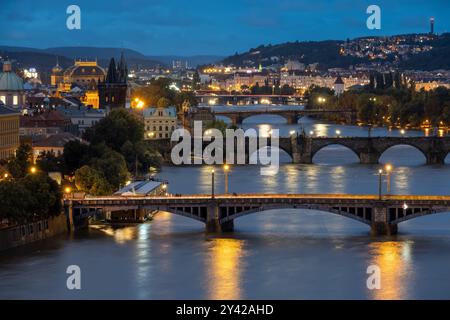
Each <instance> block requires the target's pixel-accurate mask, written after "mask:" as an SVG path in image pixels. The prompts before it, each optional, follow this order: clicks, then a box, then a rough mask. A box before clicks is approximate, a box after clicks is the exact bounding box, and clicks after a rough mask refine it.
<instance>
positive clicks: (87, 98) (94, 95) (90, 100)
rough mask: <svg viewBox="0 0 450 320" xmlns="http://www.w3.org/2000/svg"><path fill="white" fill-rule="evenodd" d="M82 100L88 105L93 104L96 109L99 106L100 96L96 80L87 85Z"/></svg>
mask: <svg viewBox="0 0 450 320" xmlns="http://www.w3.org/2000/svg"><path fill="white" fill-rule="evenodd" d="M81 101H82V102H83V103H84V104H85V105H87V106H91V107H93V108H95V109H98V108H99V106H100V99H99V96H98V88H97V82H95V81H94V80H92V81H91V83H90V84H89V85H88V86H87V87H86V90H85V91H84V95H83V96H82V97H81Z"/></svg>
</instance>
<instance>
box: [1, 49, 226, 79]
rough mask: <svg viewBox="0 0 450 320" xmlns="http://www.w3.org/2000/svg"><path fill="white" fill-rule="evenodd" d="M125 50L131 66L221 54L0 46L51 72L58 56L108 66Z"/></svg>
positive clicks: (193, 61)
mask: <svg viewBox="0 0 450 320" xmlns="http://www.w3.org/2000/svg"><path fill="white" fill-rule="evenodd" d="M122 52H123V53H124V55H125V58H126V60H127V63H128V66H129V67H130V68H131V67H132V68H136V67H139V68H152V67H155V66H158V65H160V66H162V67H170V66H172V61H174V60H181V61H183V62H184V61H187V62H188V65H189V66H190V67H196V66H198V65H202V64H207V63H213V62H217V61H220V60H221V59H223V58H224V57H222V56H211V55H197V56H146V55H144V54H142V53H140V52H138V51H135V50H131V49H122V48H99V47H52V48H47V49H36V48H27V47H13V46H0V55H2V56H8V57H9V58H11V59H14V60H17V61H19V62H20V63H21V65H22V66H23V67H26V68H29V67H36V68H38V69H39V70H41V71H42V72H44V73H47V72H50V70H51V68H52V67H53V66H54V65H55V63H56V56H58V60H59V63H60V65H61V66H62V67H64V68H67V67H69V66H71V65H73V60H74V59H92V60H94V59H97V61H98V63H99V64H100V65H101V66H103V67H107V66H108V64H109V60H110V59H111V57H116V58H119V57H120V55H121V53H122Z"/></svg>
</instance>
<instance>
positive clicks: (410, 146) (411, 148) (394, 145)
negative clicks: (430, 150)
mask: <svg viewBox="0 0 450 320" xmlns="http://www.w3.org/2000/svg"><path fill="white" fill-rule="evenodd" d="M405 146H406V147H409V148H408V149H410V150H415V151H418V152H419V153H420V154H421V155H423V160H424V162H425V163H426V162H427V158H428V156H427V151H426V150H424V149H423V148H422V147H421V146H418V145H416V144H414V143H408V142H401V143H396V144H391V145H388V146H386V147H384V148H383V149H381V150H379V155H380V156H379V158H380V159H381V157H383V155H384V156H386V153H387V152H388V151H389V150H391V149H392V148H396V147H405Z"/></svg>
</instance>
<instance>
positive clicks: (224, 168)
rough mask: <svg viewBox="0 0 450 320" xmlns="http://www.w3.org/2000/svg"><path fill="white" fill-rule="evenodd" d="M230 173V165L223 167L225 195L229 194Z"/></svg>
mask: <svg viewBox="0 0 450 320" xmlns="http://www.w3.org/2000/svg"><path fill="white" fill-rule="evenodd" d="M229 171H230V166H229V165H227V164H226V165H224V166H223V172H224V174H225V194H228V172H229Z"/></svg>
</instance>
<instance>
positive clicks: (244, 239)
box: [0, 116, 450, 299]
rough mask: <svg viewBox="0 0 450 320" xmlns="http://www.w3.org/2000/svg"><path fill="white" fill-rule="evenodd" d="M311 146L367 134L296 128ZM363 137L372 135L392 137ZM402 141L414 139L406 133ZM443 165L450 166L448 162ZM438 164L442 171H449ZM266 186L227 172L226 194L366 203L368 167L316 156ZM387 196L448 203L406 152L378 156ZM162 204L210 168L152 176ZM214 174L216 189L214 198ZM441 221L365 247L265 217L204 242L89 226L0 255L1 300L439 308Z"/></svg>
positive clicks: (178, 234) (309, 215)
mask: <svg viewBox="0 0 450 320" xmlns="http://www.w3.org/2000/svg"><path fill="white" fill-rule="evenodd" d="M279 120H280V119H278V118H277V117H276V116H257V117H252V118H249V119H247V120H246V121H245V123H244V126H245V127H247V128H248V127H254V128H261V127H262V128H263V129H264V130H265V129H270V128H280V131H281V134H287V133H288V132H289V131H291V130H300V125H295V126H294V125H292V126H290V125H280V124H278V123H279V122H280V121H279ZM300 123H301V124H302V126H303V128H304V130H305V131H306V132H309V131H314V132H315V134H317V135H321V136H324V135H329V136H331V135H334V134H335V132H336V130H340V131H341V135H348V136H351V135H360V136H364V135H367V129H365V128H360V127H352V126H338V125H332V124H324V123H321V122H318V121H314V120H311V119H307V118H304V119H301V120H300ZM400 134H401V133H400V132H399V131H398V130H394V131H388V130H386V129H376V130H373V132H372V135H373V136H376V135H400ZM405 134H406V135H422V133H421V132H406V133H405ZM449 158H450V157H449ZM449 158H448V159H447V162H449V163H450V161H449ZM281 159H282V160H283V161H284V162H285V163H283V164H282V165H281V167H280V170H279V173H278V174H277V175H275V176H261V175H260V174H259V173H260V170H259V169H260V168H259V167H256V166H246V167H243V166H237V167H233V168H232V172H231V173H230V175H229V188H230V192H237V193H239V192H247V193H249V192H251V193H354V194H356V193H357V194H361V193H367V194H370V193H372V194H375V193H377V176H376V174H375V173H376V171H377V169H378V168H379V166H374V165H360V164H359V163H358V159H357V158H356V155H354V154H353V153H352V152H351V151H350V150H347V149H344V148H342V147H336V146H330V147H327V148H325V149H323V150H322V151H320V152H319V153H318V154H317V156H316V157H315V158H314V164H313V165H292V164H290V163H289V158H288V156H287V155H284V156H282V157H281ZM381 160H382V162H383V163H387V162H389V163H392V164H393V165H394V168H395V170H394V173H393V176H392V190H391V193H393V194H438V195H445V194H449V192H450V164H447V165H445V166H425V165H424V164H425V158H424V157H423V155H422V154H421V153H420V152H419V151H417V150H414V149H413V148H411V147H406V146H399V147H395V148H392V149H389V150H388V151H386V153H385V154H384V155H383V156H382V159H381ZM159 176H160V177H161V178H164V179H168V180H169V181H170V191H171V192H173V193H209V192H210V190H211V184H210V180H211V178H210V168H208V167H207V166H203V167H194V166H192V167H184V168H180V167H173V166H172V167H171V166H166V167H163V168H162V171H161V172H160V174H159ZM223 178H224V177H223V174H221V169H220V168H219V167H218V168H216V190H217V192H220V191H223V187H224V182H223ZM69 265H78V266H79V267H80V268H81V286H82V288H81V290H74V291H70V290H68V289H67V288H66V279H67V277H68V275H67V274H66V268H67V267H68V266H69ZM371 265H377V266H379V267H380V270H381V289H379V290H369V289H368V288H367V285H366V280H367V278H368V274H367V268H368V267H369V266H371ZM449 270H450V214H439V215H434V216H428V217H422V218H418V219H415V220H411V221H407V222H404V223H402V224H400V225H399V234H398V235H397V236H394V237H378V238H372V237H370V235H369V228H368V226H366V225H364V224H361V223H359V222H356V221H353V220H349V219H347V218H344V217H340V216H336V215H333V214H330V213H322V212H317V211H307V210H288V209H286V210H273V211H267V212H262V213H258V214H254V215H249V216H245V217H242V218H239V219H237V220H236V221H235V231H234V232H233V233H230V234H225V235H220V236H219V235H207V234H205V233H204V226H203V225H202V224H201V223H199V222H196V221H193V220H189V219H186V218H183V217H179V216H174V215H171V214H169V213H164V212H161V213H158V214H157V215H156V216H155V218H154V220H153V221H152V222H149V223H146V224H141V225H136V226H129V227H122V228H112V227H107V226H105V227H98V226H96V227H94V226H92V227H90V228H89V229H87V230H84V231H81V232H78V233H76V234H75V235H70V236H69V235H62V236H59V237H56V238H53V239H48V240H45V241H41V242H39V243H35V244H31V245H29V246H25V247H21V248H17V249H12V250H8V251H5V252H2V253H0V298H3V299H12V298H20V299H22V298H31V299H44V298H55V299H93V298H106V299H108V298H111V299H431V298H437V299H449V298H450V272H449Z"/></svg>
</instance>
